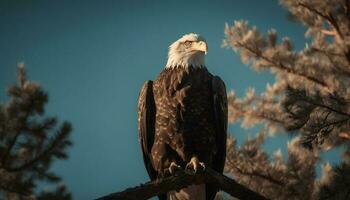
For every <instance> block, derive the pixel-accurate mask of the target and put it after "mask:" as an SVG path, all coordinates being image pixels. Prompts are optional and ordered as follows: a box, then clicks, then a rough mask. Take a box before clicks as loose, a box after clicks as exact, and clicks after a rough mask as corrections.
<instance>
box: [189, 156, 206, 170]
mask: <svg viewBox="0 0 350 200" xmlns="http://www.w3.org/2000/svg"><path fill="white" fill-rule="evenodd" d="M185 169H186V170H190V169H193V171H194V172H195V173H196V172H197V170H198V169H203V170H205V164H204V163H203V162H199V160H198V158H197V157H192V158H191V160H190V162H188V163H187V165H186V168H185Z"/></svg>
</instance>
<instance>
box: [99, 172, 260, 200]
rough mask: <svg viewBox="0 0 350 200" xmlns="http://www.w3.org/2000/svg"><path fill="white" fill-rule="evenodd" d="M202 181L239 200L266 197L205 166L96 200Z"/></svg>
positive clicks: (138, 199)
mask: <svg viewBox="0 0 350 200" xmlns="http://www.w3.org/2000/svg"><path fill="white" fill-rule="evenodd" d="M203 183H211V184H213V185H215V186H216V187H217V188H219V189H221V190H223V191H225V192H227V193H228V194H230V195H232V196H233V197H236V198H238V199H241V200H245V199H247V200H248V199H254V200H266V199H267V198H265V197H263V196H262V195H260V194H258V193H256V192H254V191H252V190H250V189H248V188H246V187H245V186H243V185H241V184H239V183H237V182H236V181H235V180H233V179H231V178H228V177H227V176H225V175H222V174H220V173H218V172H216V171H214V170H212V169H210V168H206V170H205V171H201V172H197V173H196V174H194V173H193V172H191V171H187V170H186V171H183V172H182V173H181V174H180V175H178V176H171V177H168V178H164V179H160V180H156V181H152V182H148V183H146V184H142V185H140V186H137V187H134V188H129V189H126V190H124V191H122V192H116V193H112V194H109V195H107V196H104V197H100V198H98V199H97V200H142V199H148V198H151V197H153V196H157V195H160V194H164V193H166V192H168V191H171V190H180V189H182V188H185V187H187V186H189V185H193V184H197V185H198V184H203Z"/></svg>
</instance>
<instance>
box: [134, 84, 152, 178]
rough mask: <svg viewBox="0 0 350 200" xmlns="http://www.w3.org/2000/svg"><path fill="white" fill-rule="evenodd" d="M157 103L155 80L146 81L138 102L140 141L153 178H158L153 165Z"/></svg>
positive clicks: (147, 167) (150, 175)
mask: <svg viewBox="0 0 350 200" xmlns="http://www.w3.org/2000/svg"><path fill="white" fill-rule="evenodd" d="M155 112H156V109H155V103H154V97H153V82H152V81H146V82H145V83H144V84H143V86H142V89H141V92H140V96H139V102H138V129H139V142H140V145H141V149H142V155H143V161H144V163H145V167H146V169H147V172H148V175H149V177H150V178H151V180H154V179H156V178H157V172H156V171H155V169H154V168H153V165H152V157H151V150H152V146H153V142H154V135H155Z"/></svg>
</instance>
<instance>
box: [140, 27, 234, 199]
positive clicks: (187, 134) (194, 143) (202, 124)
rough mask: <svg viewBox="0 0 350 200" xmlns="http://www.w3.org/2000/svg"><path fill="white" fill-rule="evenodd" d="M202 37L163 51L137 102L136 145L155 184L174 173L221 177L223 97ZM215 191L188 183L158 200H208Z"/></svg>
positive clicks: (189, 37)
mask: <svg viewBox="0 0 350 200" xmlns="http://www.w3.org/2000/svg"><path fill="white" fill-rule="evenodd" d="M207 51H208V46H207V43H206V41H205V39H204V38H203V37H201V36H200V35H197V34H194V33H190V34H187V35H184V36H183V37H181V38H180V39H179V40H177V41H175V42H174V43H173V44H171V45H170V47H169V53H168V62H167V64H166V67H165V69H164V70H163V71H162V72H161V73H160V74H159V76H158V77H157V79H156V80H155V81H150V80H149V81H146V82H145V83H144V84H143V87H142V89H141V92H140V96H139V102H138V128H139V142H140V144H141V149H142V152H143V160H144V164H145V167H146V170H147V172H148V174H149V176H150V178H151V180H155V179H157V178H160V177H163V176H165V175H167V174H168V175H173V174H174V173H175V172H176V171H177V170H180V169H192V170H194V171H197V170H198V169H203V168H205V167H210V168H212V169H214V170H216V171H217V172H220V173H222V172H223V169H224V164H225V157H226V138H227V132H226V131H227V96H226V89H225V84H224V82H223V81H222V80H221V79H220V78H219V77H218V76H214V75H212V74H211V73H209V72H208V69H207V68H206V67H205V64H204V56H205V54H206V53H207ZM216 192H217V188H215V187H213V186H212V185H210V184H205V185H204V184H203V185H192V186H189V187H187V188H183V189H181V190H180V191H170V192H168V193H167V194H163V195H160V196H159V199H160V200H167V199H168V200H176V199H177V200H190V199H191V200H202V199H203V200H205V199H206V200H212V199H214V198H215V195H216Z"/></svg>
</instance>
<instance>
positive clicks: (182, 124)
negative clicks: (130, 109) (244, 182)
mask: <svg viewBox="0 0 350 200" xmlns="http://www.w3.org/2000/svg"><path fill="white" fill-rule="evenodd" d="M155 83H156V84H155V87H154V94H155V104H156V126H155V128H156V137H159V138H160V139H161V140H165V141H167V143H169V144H170V145H171V146H177V147H176V148H177V149H178V148H183V149H184V150H185V149H187V148H196V149H202V148H204V146H205V147H210V146H212V145H213V144H214V138H215V128H214V124H213V122H214V116H213V113H214V112H213V107H212V95H211V93H212V91H211V75H210V74H209V73H208V72H207V71H206V70H200V69H197V70H195V69H194V70H193V71H184V70H180V69H179V70H176V69H174V70H173V71H170V70H169V71H165V72H164V71H163V72H162V73H161V75H160V76H159V78H158V79H157V80H156V82H155Z"/></svg>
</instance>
